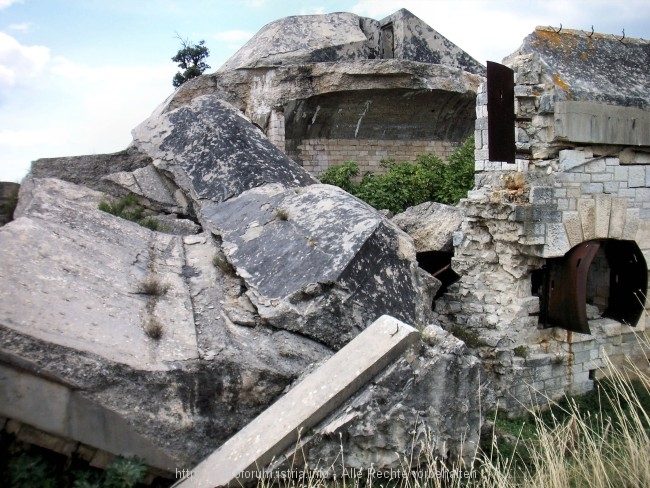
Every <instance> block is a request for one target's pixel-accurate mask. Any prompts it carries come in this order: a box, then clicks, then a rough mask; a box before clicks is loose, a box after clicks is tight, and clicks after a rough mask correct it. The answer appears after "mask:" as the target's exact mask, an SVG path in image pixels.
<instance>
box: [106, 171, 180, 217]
mask: <svg viewBox="0 0 650 488" xmlns="http://www.w3.org/2000/svg"><path fill="white" fill-rule="evenodd" d="M102 180H103V181H105V182H111V183H115V185H116V186H118V187H121V188H122V189H123V190H122V191H119V190H118V191H117V192H115V193H118V194H123V193H124V190H126V191H127V192H128V193H133V194H135V195H139V196H142V197H144V198H146V199H147V201H148V202H149V206H150V207H151V208H154V209H156V210H163V211H165V212H168V213H176V214H183V215H187V214H189V213H191V209H190V208H189V203H188V201H187V199H186V198H185V196H184V195H183V192H182V191H181V190H180V189H179V188H178V187H177V186H176V185H175V184H174V183H173V181H171V180H170V179H169V178H167V177H165V176H164V175H162V174H161V173H160V172H159V171H158V170H157V169H156V167H155V166H154V165H153V164H149V165H147V166H145V167H143V168H138V169H136V170H135V171H132V172H128V171H120V172H118V173H112V174H110V175H107V176H104V177H103V178H102Z"/></svg>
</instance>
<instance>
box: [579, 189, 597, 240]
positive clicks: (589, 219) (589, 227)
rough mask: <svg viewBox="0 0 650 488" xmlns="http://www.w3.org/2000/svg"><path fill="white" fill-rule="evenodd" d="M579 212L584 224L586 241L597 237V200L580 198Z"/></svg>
mask: <svg viewBox="0 0 650 488" xmlns="http://www.w3.org/2000/svg"><path fill="white" fill-rule="evenodd" d="M578 212H579V213H580V223H581V225H582V235H583V237H584V240H585V241H588V240H590V239H594V238H595V237H596V202H595V201H594V200H592V199H586V198H581V199H580V200H578Z"/></svg>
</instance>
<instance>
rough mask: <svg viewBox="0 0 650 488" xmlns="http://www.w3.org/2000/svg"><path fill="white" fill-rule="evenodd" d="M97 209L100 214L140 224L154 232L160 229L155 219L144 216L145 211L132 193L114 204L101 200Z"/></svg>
mask: <svg viewBox="0 0 650 488" xmlns="http://www.w3.org/2000/svg"><path fill="white" fill-rule="evenodd" d="M97 208H98V209H99V210H101V211H102V212H106V213H109V214H111V215H115V216H116V217H120V218H122V219H125V220H129V221H131V222H135V223H136V224H140V225H141V226H142V227H146V228H147V229H150V230H154V231H155V230H159V228H160V225H159V223H158V221H157V220H156V219H154V218H152V217H148V216H147V215H146V209H145V208H144V207H143V206H142V205H141V204H140V201H139V200H138V197H137V196H136V195H135V194H133V193H129V194H128V195H127V196H125V197H124V198H121V199H119V200H118V201H116V202H107V201H105V200H102V201H101V202H99V205H98V206H97Z"/></svg>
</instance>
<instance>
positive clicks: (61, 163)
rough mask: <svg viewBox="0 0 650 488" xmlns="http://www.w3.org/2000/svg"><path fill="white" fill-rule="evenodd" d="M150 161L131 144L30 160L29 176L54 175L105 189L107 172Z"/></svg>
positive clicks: (135, 167)
mask: <svg viewBox="0 0 650 488" xmlns="http://www.w3.org/2000/svg"><path fill="white" fill-rule="evenodd" d="M149 163H151V158H149V157H148V156H147V155H146V154H143V153H141V152H140V151H138V150H137V149H135V148H133V147H129V148H128V149H126V150H124V151H120V152H117V153H113V154H92V155H87V156H70V157H62V158H43V159H38V160H36V161H34V162H33V163H32V166H31V169H30V171H29V177H32V178H58V179H60V180H64V181H69V182H70V183H76V184H78V185H84V186H87V187H88V188H92V189H94V190H99V191H106V190H107V183H106V182H105V180H103V179H102V177H103V176H107V175H109V174H111V173H118V172H120V171H134V170H136V169H138V168H143V167H145V166H147V165H148V164H149Z"/></svg>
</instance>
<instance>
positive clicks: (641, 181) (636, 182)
mask: <svg viewBox="0 0 650 488" xmlns="http://www.w3.org/2000/svg"><path fill="white" fill-rule="evenodd" d="M627 184H628V188H640V187H644V186H646V178H645V167H643V166H630V167H629V168H628V179H627Z"/></svg>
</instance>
